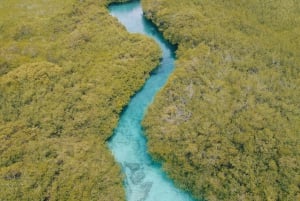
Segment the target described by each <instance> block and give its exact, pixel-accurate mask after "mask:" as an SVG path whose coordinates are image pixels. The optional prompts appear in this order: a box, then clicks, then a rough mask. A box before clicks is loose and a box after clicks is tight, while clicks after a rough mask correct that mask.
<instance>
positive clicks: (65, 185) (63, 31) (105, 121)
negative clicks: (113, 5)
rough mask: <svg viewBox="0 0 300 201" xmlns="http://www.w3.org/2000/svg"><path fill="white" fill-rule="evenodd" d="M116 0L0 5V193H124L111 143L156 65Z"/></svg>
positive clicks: (40, 196)
mask: <svg viewBox="0 0 300 201" xmlns="http://www.w3.org/2000/svg"><path fill="white" fill-rule="evenodd" d="M110 2H111V1H100V2H98V1H93V0H85V1H77V0H76V1H75V0H68V1H63V2H62V1H57V0H50V1H37V0H26V1H20V0H12V1H1V3H0V44H1V46H0V142H1V148H0V156H1V157H0V158H1V160H0V187H1V188H0V200H103V201H111V200H116V201H117V200H124V197H125V196H124V190H123V187H122V175H121V173H120V169H119V167H118V166H117V165H116V164H115V162H114V159H113V157H112V155H111V153H110V151H108V149H107V147H106V143H105V142H106V139H107V138H109V137H110V135H111V134H112V130H113V128H114V127H115V126H116V123H117V121H118V117H119V114H120V112H121V110H122V108H123V107H124V106H125V105H126V104H127V103H128V101H129V98H130V97H131V96H132V95H133V94H134V92H135V91H137V90H138V89H139V88H140V87H141V86H142V85H143V83H144V81H145V79H146V78H147V77H148V75H149V72H150V71H151V70H152V69H153V68H155V67H156V65H157V64H158V61H159V57H160V51H159V49H158V47H157V45H156V44H155V42H153V41H152V40H150V39H147V38H146V37H144V36H141V35H138V34H135V35H131V34H129V33H127V32H126V30H125V28H124V27H123V26H121V25H120V24H119V23H118V22H117V20H116V19H114V18H113V17H111V16H110V15H109V13H108V10H107V8H106V6H107V5H108V3H110Z"/></svg>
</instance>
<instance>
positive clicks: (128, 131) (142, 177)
mask: <svg viewBox="0 0 300 201" xmlns="http://www.w3.org/2000/svg"><path fill="white" fill-rule="evenodd" d="M109 10H110V13H111V15H112V16H114V17H116V18H117V19H118V20H119V21H120V23H122V24H123V25H124V26H125V27H126V29H127V30H128V31H129V32H130V33H141V34H145V35H147V36H148V37H151V38H153V39H154V40H155V41H156V42H157V43H158V44H159V46H160V48H161V49H162V52H163V57H162V61H161V64H160V65H159V66H158V67H157V69H156V70H155V71H154V72H152V73H151V76H150V77H149V79H148V80H147V81H146V83H145V85H144V86H143V87H142V89H141V90H140V91H139V92H137V93H136V94H135V95H134V96H133V97H132V98H131V100H130V102H129V104H128V106H127V107H126V108H125V109H124V111H123V112H122V114H121V116H120V120H119V123H118V126H117V128H116V129H115V131H114V133H113V136H112V138H111V139H110V140H109V142H108V146H109V148H110V149H111V151H112V153H113V155H114V157H115V159H116V161H117V162H118V163H119V164H120V166H121V169H122V171H123V173H124V175H125V177H124V187H125V190H126V197H127V198H126V199H127V200H128V201H193V198H192V197H191V196H190V195H189V194H188V193H186V192H184V191H182V190H180V189H178V188H176V187H175V185H174V183H173V181H172V180H171V179H169V178H168V177H167V175H166V173H165V172H164V171H163V169H162V168H161V165H160V164H159V163H157V162H155V161H153V160H152V158H151V156H150V155H149V153H148V152H147V140H146V138H145V135H144V133H143V129H142V126H141V122H142V120H143V117H144V115H145V112H146V110H147V108H148V106H149V105H150V104H151V103H152V101H153V99H154V97H155V94H156V93H157V92H158V91H159V90H160V89H161V87H163V86H164V85H165V83H166V81H167V79H168V77H169V75H170V74H171V73H172V71H173V69H174V61H175V57H174V47H172V45H170V44H169V43H168V42H167V41H166V40H164V39H163V37H162V35H161V34H160V33H159V32H158V31H157V29H156V28H155V26H154V25H153V24H152V23H150V22H149V21H147V20H146V19H145V18H144V16H143V11H142V8H141V5H140V2H139V1H131V2H129V3H123V4H112V5H110V6H109Z"/></svg>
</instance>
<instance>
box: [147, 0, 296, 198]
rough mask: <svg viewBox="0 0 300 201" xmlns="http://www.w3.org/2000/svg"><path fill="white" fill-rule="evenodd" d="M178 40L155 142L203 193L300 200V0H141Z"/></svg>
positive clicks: (175, 172) (151, 124)
mask: <svg viewBox="0 0 300 201" xmlns="http://www.w3.org/2000/svg"><path fill="white" fill-rule="evenodd" d="M143 7H144V9H145V11H146V16H147V17H148V18H150V19H151V20H153V21H154V23H155V24H157V25H158V26H159V28H160V30H162V31H163V32H164V36H165V37H166V38H167V39H169V40H170V41H171V42H172V43H174V44H178V45H179V49H178V51H177V56H178V61H177V63H176V66H177V67H176V70H175V72H174V74H173V75H172V76H171V78H170V79H169V82H168V84H167V86H166V87H165V88H164V89H163V90H162V92H160V94H159V95H158V97H157V99H156V100H155V101H154V104H153V105H152V106H151V107H150V109H149V112H148V114H147V117H146V120H145V121H144V126H145V129H146V131H147V135H148V139H149V149H150V152H151V153H152V154H153V155H154V157H155V158H156V159H158V160H161V161H163V162H164V168H165V170H166V171H167V172H168V173H169V175H170V176H171V177H172V178H173V179H175V181H176V183H177V184H178V185H180V186H181V187H183V188H185V189H187V190H189V191H191V192H192V193H193V194H194V195H195V196H196V197H197V198H199V199H200V198H202V197H204V198H206V199H207V200H211V201H213V200H228V201H229V200H231V201H232V200H249V201H250V200H256V201H260V200H270V201H271V200H300V189H299V188H300V169H299V168H300V144H299V140H300V136H299V135H300V102H299V97H300V48H299V47H300V34H299V33H300V3H299V1H294V0H285V1H281V0H271V1H261V0H249V1H234V0H227V1H218V0H153V1H151V0H145V1H144V3H143Z"/></svg>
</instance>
